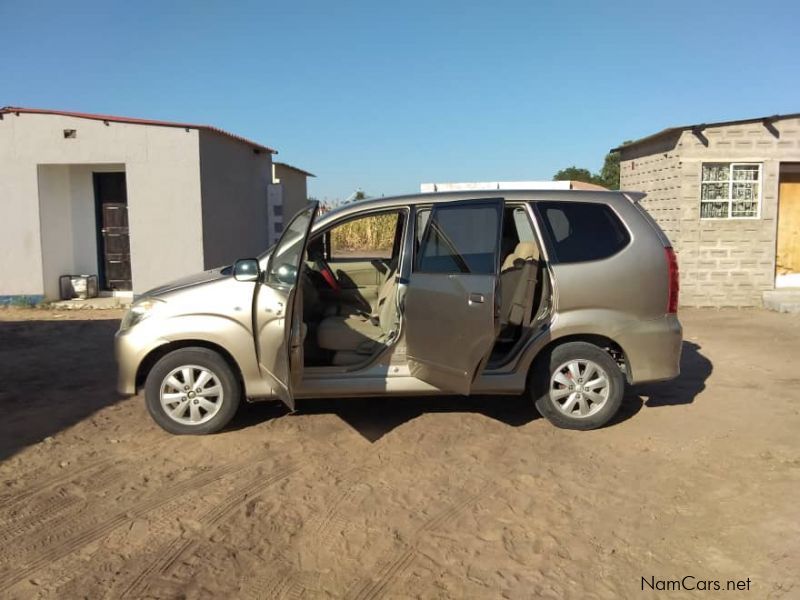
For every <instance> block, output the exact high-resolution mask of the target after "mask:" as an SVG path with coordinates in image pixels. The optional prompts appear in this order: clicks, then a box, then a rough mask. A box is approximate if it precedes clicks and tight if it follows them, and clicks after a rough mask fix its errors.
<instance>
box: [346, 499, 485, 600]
mask: <svg viewBox="0 0 800 600" xmlns="http://www.w3.org/2000/svg"><path fill="white" fill-rule="evenodd" d="M489 487H490V484H486V485H484V486H483V487H482V488H481V489H480V490H479V491H477V492H475V493H473V494H467V495H462V497H461V498H460V499H459V500H457V501H456V502H455V503H453V504H451V505H450V506H449V507H447V508H446V509H444V510H442V511H440V512H438V513H436V514H435V515H433V516H432V517H431V518H430V519H428V520H427V521H425V522H424V523H423V524H422V525H421V526H420V527H418V528H417V529H416V531H415V532H414V533H413V534H412V536H411V539H410V541H409V542H408V543H406V544H405V545H404V547H402V548H401V549H399V550H397V551H395V552H394V553H392V554H390V555H389V556H388V557H387V558H386V559H385V560H384V561H383V562H382V564H381V566H380V567H379V568H378V571H377V573H376V574H375V576H373V577H368V578H364V579H361V580H360V581H358V582H356V584H355V585H354V586H352V587H351V589H350V590H348V592H347V593H346V594H345V596H344V597H345V598H349V599H352V600H377V599H378V598H381V597H383V595H384V594H385V593H386V591H387V590H388V589H389V588H391V586H392V584H393V583H394V581H395V580H396V579H397V578H399V577H400V576H402V574H403V573H405V572H406V571H407V570H408V569H409V567H411V565H412V564H413V563H414V560H415V559H416V557H417V546H418V545H419V543H420V541H421V539H422V537H423V536H424V535H426V534H427V533H429V532H431V531H435V530H437V529H439V528H441V527H442V526H443V525H445V524H446V523H447V522H448V521H451V520H453V519H455V518H457V517H458V516H459V515H460V514H461V513H462V512H463V511H464V510H465V509H466V508H467V507H469V506H470V505H472V504H473V503H474V502H476V501H477V500H479V499H480V498H482V497H484V496H485V495H486V491H487V490H488V489H489Z"/></svg>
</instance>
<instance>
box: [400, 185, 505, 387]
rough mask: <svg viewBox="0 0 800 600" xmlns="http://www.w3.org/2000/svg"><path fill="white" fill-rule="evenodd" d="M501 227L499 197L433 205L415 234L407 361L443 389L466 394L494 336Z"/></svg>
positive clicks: (407, 315) (407, 309)
mask: <svg viewBox="0 0 800 600" xmlns="http://www.w3.org/2000/svg"><path fill="white" fill-rule="evenodd" d="M419 216H420V217H422V216H423V215H422V214H420V215H419ZM421 222H423V219H421V218H417V226H418V227H419V226H420V223H421ZM502 222H503V200H502V199H489V200H470V201H466V202H451V203H446V204H439V205H434V207H433V208H432V209H431V214H430V217H429V218H428V219H427V223H426V224H425V229H424V232H419V231H418V232H417V239H418V240H420V242H419V246H418V248H417V251H416V256H415V257H414V265H413V270H412V274H411V278H410V280H409V283H408V290H407V292H406V296H405V303H404V315H405V319H404V323H405V332H406V333H405V335H406V347H407V360H408V364H409V367H410V370H411V374H412V375H413V376H414V377H417V378H418V379H421V380H423V381H426V382H427V383H430V384H431V385H435V386H436V387H438V388H440V389H442V390H446V391H450V392H455V393H459V394H469V393H470V389H471V387H472V382H473V381H474V379H475V377H476V375H477V373H478V371H479V370H480V369H481V368H483V365H484V364H485V363H486V360H487V359H488V357H489V354H490V353H491V351H492V347H493V346H494V342H495V339H496V338H497V334H498V332H499V318H498V317H499V315H498V312H499V311H498V309H499V302H498V298H497V282H498V270H499V254H500V238H501V227H502ZM420 233H421V236H420Z"/></svg>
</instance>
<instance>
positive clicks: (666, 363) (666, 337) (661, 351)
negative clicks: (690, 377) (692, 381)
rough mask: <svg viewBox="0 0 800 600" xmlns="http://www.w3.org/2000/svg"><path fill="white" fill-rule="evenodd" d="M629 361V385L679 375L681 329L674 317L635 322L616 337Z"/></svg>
mask: <svg viewBox="0 0 800 600" xmlns="http://www.w3.org/2000/svg"><path fill="white" fill-rule="evenodd" d="M617 339H618V341H619V343H620V345H621V346H622V348H623V349H624V350H625V358H626V359H627V361H628V382H629V383H647V382H652V381H664V380H667V379H674V378H675V377H677V376H678V375H680V373H681V348H682V346H683V327H681V323H680V321H678V317H677V316H675V315H665V316H664V317H662V318H660V319H655V320H653V321H643V322H638V323H637V324H636V326H635V327H631V328H630V329H627V330H625V331H624V332H622V333H621V334H620V335H619V336H618V338H617Z"/></svg>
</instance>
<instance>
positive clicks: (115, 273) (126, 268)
mask: <svg viewBox="0 0 800 600" xmlns="http://www.w3.org/2000/svg"><path fill="white" fill-rule="evenodd" d="M94 187H95V201H96V207H97V216H98V224H99V232H98V259H99V263H100V281H101V286H102V288H103V289H106V290H130V289H131V247H130V239H129V237H128V194H127V189H126V186H125V173H95V174H94Z"/></svg>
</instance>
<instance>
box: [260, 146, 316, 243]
mask: <svg viewBox="0 0 800 600" xmlns="http://www.w3.org/2000/svg"><path fill="white" fill-rule="evenodd" d="M309 177H316V175H314V174H313V173H309V172H308V171H304V170H303V169H300V168H299V167H294V166H292V165H287V164H286V163H282V162H273V163H272V185H270V187H269V217H270V221H271V223H272V228H271V231H270V236H271V240H270V243H274V242H276V241H278V238H279V237H280V235H281V233H282V232H283V228H284V226H285V225H286V224H287V223H288V222H289V221H290V220H291V218H292V217H293V216H294V215H296V214H297V213H298V212H300V210H302V209H303V208H304V207H305V206H306V205H307V204H308V184H307V179H308V178H309Z"/></svg>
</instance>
